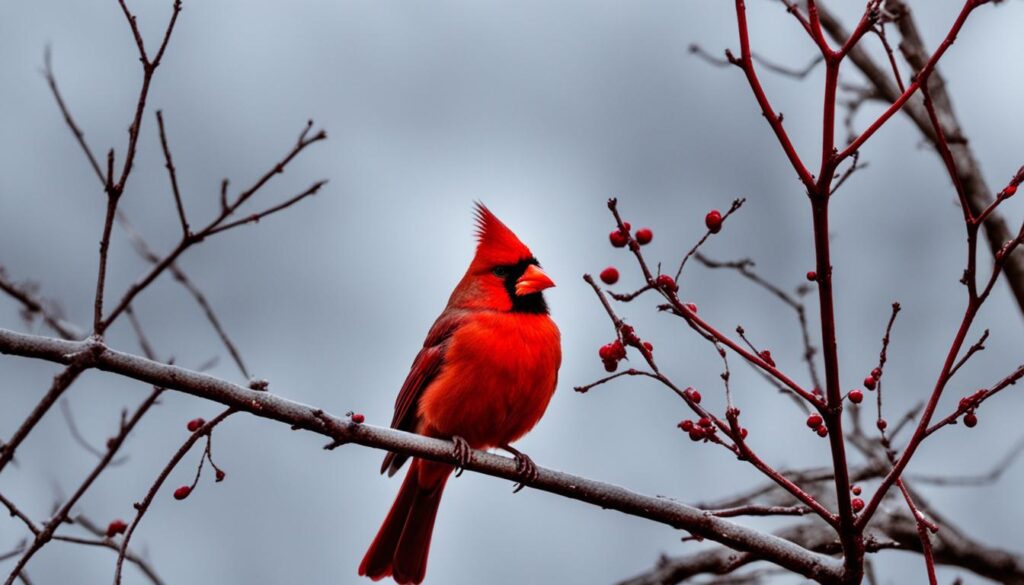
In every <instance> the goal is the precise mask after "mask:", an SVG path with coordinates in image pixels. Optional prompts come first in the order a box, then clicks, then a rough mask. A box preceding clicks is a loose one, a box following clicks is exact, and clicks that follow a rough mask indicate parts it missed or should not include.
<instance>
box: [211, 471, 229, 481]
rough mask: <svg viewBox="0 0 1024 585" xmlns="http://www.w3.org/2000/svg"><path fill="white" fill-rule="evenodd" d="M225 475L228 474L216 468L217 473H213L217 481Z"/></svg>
mask: <svg viewBox="0 0 1024 585" xmlns="http://www.w3.org/2000/svg"><path fill="white" fill-rule="evenodd" d="M227 475H228V474H226V473H224V471H223V470H221V469H218V470H217V473H215V474H214V477H215V478H216V480H217V481H224V478H225V477H227Z"/></svg>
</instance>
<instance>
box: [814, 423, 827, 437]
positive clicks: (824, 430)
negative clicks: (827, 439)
mask: <svg viewBox="0 0 1024 585" xmlns="http://www.w3.org/2000/svg"><path fill="white" fill-rule="evenodd" d="M814 432H816V433H818V436H819V437H824V436H826V435H828V427H826V426H825V425H821V426H820V427H818V428H817V429H815V431H814Z"/></svg>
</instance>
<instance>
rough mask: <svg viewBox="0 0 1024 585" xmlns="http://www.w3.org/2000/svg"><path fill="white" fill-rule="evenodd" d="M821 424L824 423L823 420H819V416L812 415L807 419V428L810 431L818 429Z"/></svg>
mask: <svg viewBox="0 0 1024 585" xmlns="http://www.w3.org/2000/svg"><path fill="white" fill-rule="evenodd" d="M823 422H825V419H823V418H821V415H820V414H812V415H811V416H809V417H807V426H808V427H809V428H812V429H816V428H818V427H820V426H821V423H823Z"/></svg>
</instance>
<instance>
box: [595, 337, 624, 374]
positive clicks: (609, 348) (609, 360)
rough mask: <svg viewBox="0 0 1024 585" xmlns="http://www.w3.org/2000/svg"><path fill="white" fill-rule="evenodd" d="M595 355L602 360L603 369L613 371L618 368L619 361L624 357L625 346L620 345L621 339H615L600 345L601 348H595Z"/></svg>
mask: <svg viewBox="0 0 1024 585" xmlns="http://www.w3.org/2000/svg"><path fill="white" fill-rule="evenodd" d="M597 355H598V357H600V358H601V361H602V362H604V369H605V371H607V372H614V371H615V370H617V369H619V362H620V361H622V360H624V359H626V346H624V345H622V341H620V340H618V339H616V340H615V341H613V342H611V343H606V344H604V345H602V346H601V349H599V350H597Z"/></svg>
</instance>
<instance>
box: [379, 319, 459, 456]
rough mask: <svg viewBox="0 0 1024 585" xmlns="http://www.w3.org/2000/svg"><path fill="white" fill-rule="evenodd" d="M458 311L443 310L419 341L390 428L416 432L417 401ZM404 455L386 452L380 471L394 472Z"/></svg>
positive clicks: (438, 362)
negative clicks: (418, 346)
mask: <svg viewBox="0 0 1024 585" xmlns="http://www.w3.org/2000/svg"><path fill="white" fill-rule="evenodd" d="M462 318H463V315H462V314H461V313H454V312H451V313H450V312H448V311H446V312H444V313H442V314H441V316H440V317H438V319H437V321H436V322H434V326H433V327H431V328H430V332H429V333H427V339H426V340H425V341H424V342H423V349H421V350H420V352H419V353H418V354H417V355H416V359H415V360H413V362H412V368H411V369H410V370H409V375H408V376H407V377H406V378H405V383H404V384H402V389H401V390H400V391H399V392H398V398H396V399H395V415H394V417H393V418H392V419H391V428H393V429H399V430H402V431H408V432H411V433H414V432H416V427H417V426H418V425H419V412H418V411H417V403H418V402H419V398H420V396H421V395H422V394H423V390H424V389H425V388H426V387H427V386H429V385H430V383H431V382H432V381H433V380H434V378H435V377H437V374H438V372H440V371H441V368H442V367H444V354H445V351H446V350H447V348H448V340H449V339H450V338H451V336H452V334H453V333H454V332H455V330H456V329H457V328H458V326H459V325H460V324H461V322H462ZM408 458H409V457H408V455H402V454H399V453H388V454H387V456H385V457H384V463H383V464H382V465H381V468H380V472H381V473H384V472H385V471H387V472H388V475H389V476H390V475H394V474H395V472H397V471H398V470H399V469H400V468H401V467H402V465H403V464H404V463H405V461H406V459H408Z"/></svg>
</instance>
